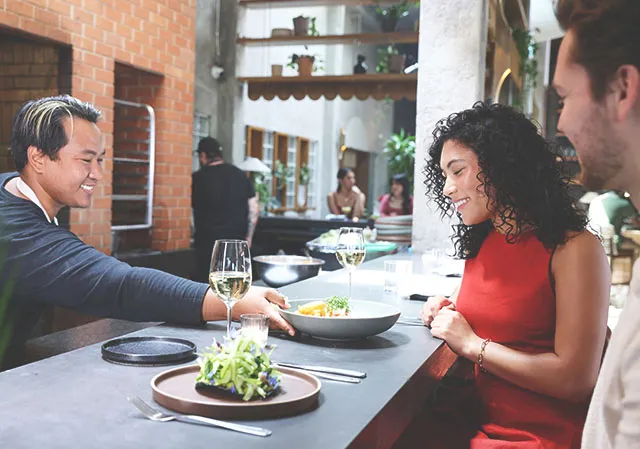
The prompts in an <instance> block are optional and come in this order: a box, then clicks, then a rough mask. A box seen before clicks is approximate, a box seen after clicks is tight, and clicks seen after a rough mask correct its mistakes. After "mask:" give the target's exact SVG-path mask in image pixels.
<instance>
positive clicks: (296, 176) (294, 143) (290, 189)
mask: <svg viewBox="0 0 640 449" xmlns="http://www.w3.org/2000/svg"><path fill="white" fill-rule="evenodd" d="M245 142H246V155H247V156H252V157H257V158H258V159H261V160H262V162H264V163H265V165H266V166H267V167H269V169H271V173H269V174H265V180H266V181H267V182H268V181H271V195H272V196H273V197H275V198H276V199H277V200H278V202H279V203H280V207H279V208H277V209H276V210H278V211H284V210H298V211H303V210H306V209H309V208H314V207H316V198H315V195H314V192H313V189H315V186H316V181H315V176H316V169H315V163H316V161H317V157H318V154H317V147H318V142H315V141H314V142H311V141H310V140H309V139H305V138H304V137H296V136H290V135H287V134H282V133H278V132H273V131H267V130H264V129H261V128H254V127H252V126H247V133H246V141H245ZM277 162H280V164H282V165H283V166H284V167H285V168H287V169H288V170H287V171H288V174H289V175H290V176H289V178H288V179H287V181H286V183H285V184H284V185H283V186H280V185H278V183H277V180H276V179H274V177H273V173H274V171H275V168H276V163H277ZM303 166H307V167H308V169H309V177H310V179H309V185H308V186H307V188H306V189H302V188H300V187H301V186H300V170H301V168H302V167H303ZM303 195H304V196H303ZM309 198H311V201H312V202H309Z"/></svg>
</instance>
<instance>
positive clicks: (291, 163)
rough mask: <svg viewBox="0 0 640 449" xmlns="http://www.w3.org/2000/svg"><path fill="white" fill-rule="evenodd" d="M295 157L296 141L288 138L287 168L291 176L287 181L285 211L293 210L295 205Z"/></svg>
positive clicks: (296, 183) (296, 182) (293, 138)
mask: <svg viewBox="0 0 640 449" xmlns="http://www.w3.org/2000/svg"><path fill="white" fill-rule="evenodd" d="M297 156H298V139H296V138H295V137H289V146H288V154H287V167H288V168H289V173H291V174H292V175H293V176H291V177H290V178H289V180H288V181H287V201H286V208H287V209H295V207H296V206H297V204H296V202H295V201H296V194H297V188H296V186H297V185H298V180H297V165H296V164H297V159H298V158H297Z"/></svg>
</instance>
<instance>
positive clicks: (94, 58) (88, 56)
mask: <svg viewBox="0 0 640 449" xmlns="http://www.w3.org/2000/svg"><path fill="white" fill-rule="evenodd" d="M82 61H83V62H84V63H85V64H87V65H90V66H92V67H97V68H103V67H104V64H105V62H104V61H105V58H104V56H100V55H96V54H95V53H90V52H83V54H82Z"/></svg>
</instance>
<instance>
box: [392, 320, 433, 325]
mask: <svg viewBox="0 0 640 449" xmlns="http://www.w3.org/2000/svg"><path fill="white" fill-rule="evenodd" d="M396 324H404V325H405V326H420V327H426V326H425V325H424V323H423V322H418V321H404V320H398V321H396Z"/></svg>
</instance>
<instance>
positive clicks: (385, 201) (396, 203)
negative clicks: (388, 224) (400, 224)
mask: <svg viewBox="0 0 640 449" xmlns="http://www.w3.org/2000/svg"><path fill="white" fill-rule="evenodd" d="M379 201H380V216H381V217H390V216H394V215H411V214H413V196H411V187H410V186H409V178H407V176H406V175H404V174H398V175H394V176H393V178H392V180H391V193H385V194H384V195H382V196H381V197H380V198H379Z"/></svg>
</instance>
